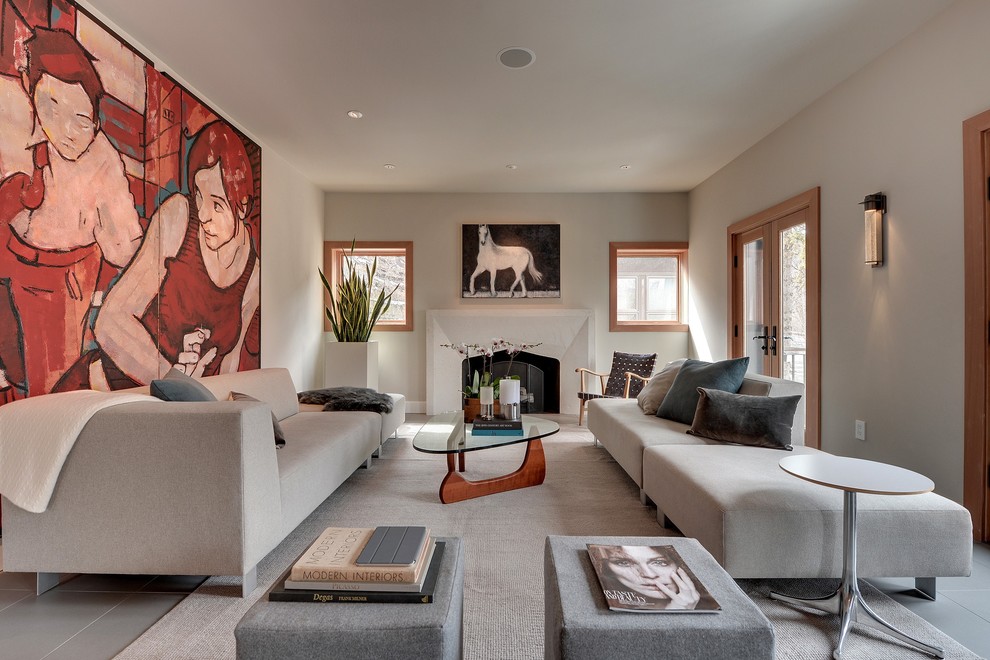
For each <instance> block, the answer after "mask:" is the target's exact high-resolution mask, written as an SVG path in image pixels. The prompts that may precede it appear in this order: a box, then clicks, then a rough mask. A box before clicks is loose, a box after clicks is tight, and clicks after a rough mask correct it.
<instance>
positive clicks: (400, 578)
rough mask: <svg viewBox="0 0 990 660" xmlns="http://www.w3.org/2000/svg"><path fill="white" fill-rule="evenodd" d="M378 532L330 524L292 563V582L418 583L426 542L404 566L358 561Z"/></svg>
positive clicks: (426, 546)
mask: <svg viewBox="0 0 990 660" xmlns="http://www.w3.org/2000/svg"><path fill="white" fill-rule="evenodd" d="M374 532H375V528H374V527H329V528H327V529H326V530H324V532H323V533H322V534H320V536H319V538H318V539H316V542H315V543H313V545H311V546H310V547H309V549H307V550H306V552H304V553H303V554H302V556H301V557H300V558H299V560H298V561H296V563H295V564H294V565H293V566H292V571H291V573H290V575H289V580H290V581H292V582H362V583H368V582H378V583H415V582H416V581H417V579H418V578H419V577H420V576H421V575H422V572H423V571H422V565H423V561H424V559H425V557H424V555H425V554H426V550H427V548H428V546H429V544H427V543H424V544H423V547H422V549H421V550H420V554H419V557H418V558H417V561H416V562H414V563H412V564H410V565H404V566H368V565H359V564H357V563H356V562H357V558H358V556H359V555H360V553H361V550H362V549H364V547H365V546H366V545H367V544H368V541H369V540H370V539H371V537H372V535H373V534H374Z"/></svg>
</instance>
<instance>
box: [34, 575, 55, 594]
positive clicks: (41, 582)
mask: <svg viewBox="0 0 990 660" xmlns="http://www.w3.org/2000/svg"><path fill="white" fill-rule="evenodd" d="M59 576H60V574H59V573H38V582H37V586H36V591H35V593H36V594H37V595H38V596H40V595H41V594H43V593H45V592H46V591H49V590H51V589H54V588H55V587H57V586H58V585H59Z"/></svg>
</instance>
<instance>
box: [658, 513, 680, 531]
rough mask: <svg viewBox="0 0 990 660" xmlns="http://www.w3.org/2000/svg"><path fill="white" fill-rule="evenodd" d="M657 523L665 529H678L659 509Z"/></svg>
mask: <svg viewBox="0 0 990 660" xmlns="http://www.w3.org/2000/svg"><path fill="white" fill-rule="evenodd" d="M657 522H658V523H660V526H661V527H663V528H664V529H677V527H676V526H675V525H674V523H672V522H671V521H670V518H668V517H667V516H665V515H664V513H663V511H661V510H660V509H657Z"/></svg>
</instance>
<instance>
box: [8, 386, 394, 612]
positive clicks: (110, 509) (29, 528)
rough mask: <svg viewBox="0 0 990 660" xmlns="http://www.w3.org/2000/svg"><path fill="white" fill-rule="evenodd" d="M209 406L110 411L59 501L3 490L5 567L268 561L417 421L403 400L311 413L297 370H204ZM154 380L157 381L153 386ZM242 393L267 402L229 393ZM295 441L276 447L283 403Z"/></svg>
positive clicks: (197, 569)
mask: <svg viewBox="0 0 990 660" xmlns="http://www.w3.org/2000/svg"><path fill="white" fill-rule="evenodd" d="M200 382H201V383H202V384H203V385H205V386H206V387H207V388H208V389H209V390H210V391H211V392H212V393H213V394H214V395H215V396H216V397H217V399H219V400H218V401H216V402H209V403H199V402H197V403H179V402H161V401H147V402H136V403H125V404H121V405H117V406H113V407H110V408H106V409H104V410H101V411H99V412H97V413H96V414H95V415H94V416H93V417H92V418H91V419H90V420H89V423H88V424H87V425H86V426H85V427H84V429H83V431H82V433H81V434H80V435H79V437H78V439H77V440H76V443H75V446H74V447H73V449H72V451H71V453H70V454H69V456H68V459H67V460H66V462H65V465H64V467H63V469H62V472H61V474H60V476H59V480H58V482H57V485H56V487H55V492H54V494H53V495H52V499H51V502H50V504H49V506H48V509H47V510H46V511H44V512H42V513H29V512H27V511H24V510H23V509H19V508H18V507H15V506H13V505H12V504H11V503H10V502H9V501H7V500H6V499H4V501H3V555H4V569H5V570H7V571H24V572H36V573H38V574H39V575H38V589H39V592H41V591H44V590H45V589H47V588H51V587H53V586H55V585H56V584H57V583H58V574H59V573H119V574H152V575H235V576H240V577H241V580H242V593H243V594H245V595H246V594H248V593H250V592H251V591H253V590H254V588H255V586H256V584H257V564H258V562H259V561H261V560H262V559H263V558H264V557H265V555H267V554H268V553H269V552H270V551H271V550H273V549H274V548H275V547H276V546H277V545H278V544H279V543H280V542H281V541H282V539H284V538H285V537H286V535H288V533H289V532H291V531H292V530H293V529H295V527H296V526H297V525H299V523H300V522H302V520H303V519H304V518H306V516H308V515H309V514H310V513H312V511H313V510H314V509H316V507H317V506H319V504H320V503H321V502H323V500H325V499H326V498H327V497H328V496H329V495H330V494H331V493H333V491H334V490H335V489H336V488H337V487H338V486H339V485H340V484H342V483H343V482H344V480H346V479H347V478H348V477H349V476H350V475H351V473H353V472H354V470H355V469H357V468H359V467H361V466H370V464H371V456H372V455H373V454H375V453H377V452H379V451H380V450H381V446H382V443H383V442H384V440H385V438H387V437H389V436H391V435H392V434H393V433H394V432H395V431H396V429H397V428H398V426H399V425H400V424H402V422H403V421H404V419H405V398H404V397H402V396H401V395H397V394H393V395H390V396H391V397H392V399H393V403H394V406H393V410H392V412H391V413H389V414H379V413H375V412H323V411H322V410H320V408H319V407H317V406H306V407H305V408H304V409H303V410H300V406H299V404H298V402H297V399H296V387H295V385H294V383H293V382H292V378H291V376H290V375H289V372H288V371H287V370H285V369H259V370H255V371H245V372H238V373H233V374H223V375H219V376H213V377H209V378H203V379H202V380H201V381H200ZM146 390H147V388H145V391H146ZM231 391H236V392H240V393H243V394H248V395H250V396H252V397H254V398H255V399H258V400H259V402H248V401H228V400H227V399H228V397H229V395H230V392H231ZM273 413H274V415H275V417H276V418H277V419H278V421H279V425H280V426H281V428H282V430H283V431H284V433H285V438H286V444H285V446H284V447H282V448H281V449H276V448H275V442H274V437H273V429H272V414H273Z"/></svg>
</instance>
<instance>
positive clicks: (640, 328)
mask: <svg viewBox="0 0 990 660" xmlns="http://www.w3.org/2000/svg"><path fill="white" fill-rule="evenodd" d="M635 256H645V257H676V258H677V320H676V321H620V320H619V317H618V298H619V296H618V293H619V292H618V274H619V268H618V259H619V257H635ZM687 282H688V244H687V243H686V242H664V243H650V242H636V243H609V244H608V294H609V295H608V310H609V311H608V329H609V331H610V332H688V331H689V329H690V326H689V325H688V323H687Z"/></svg>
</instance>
